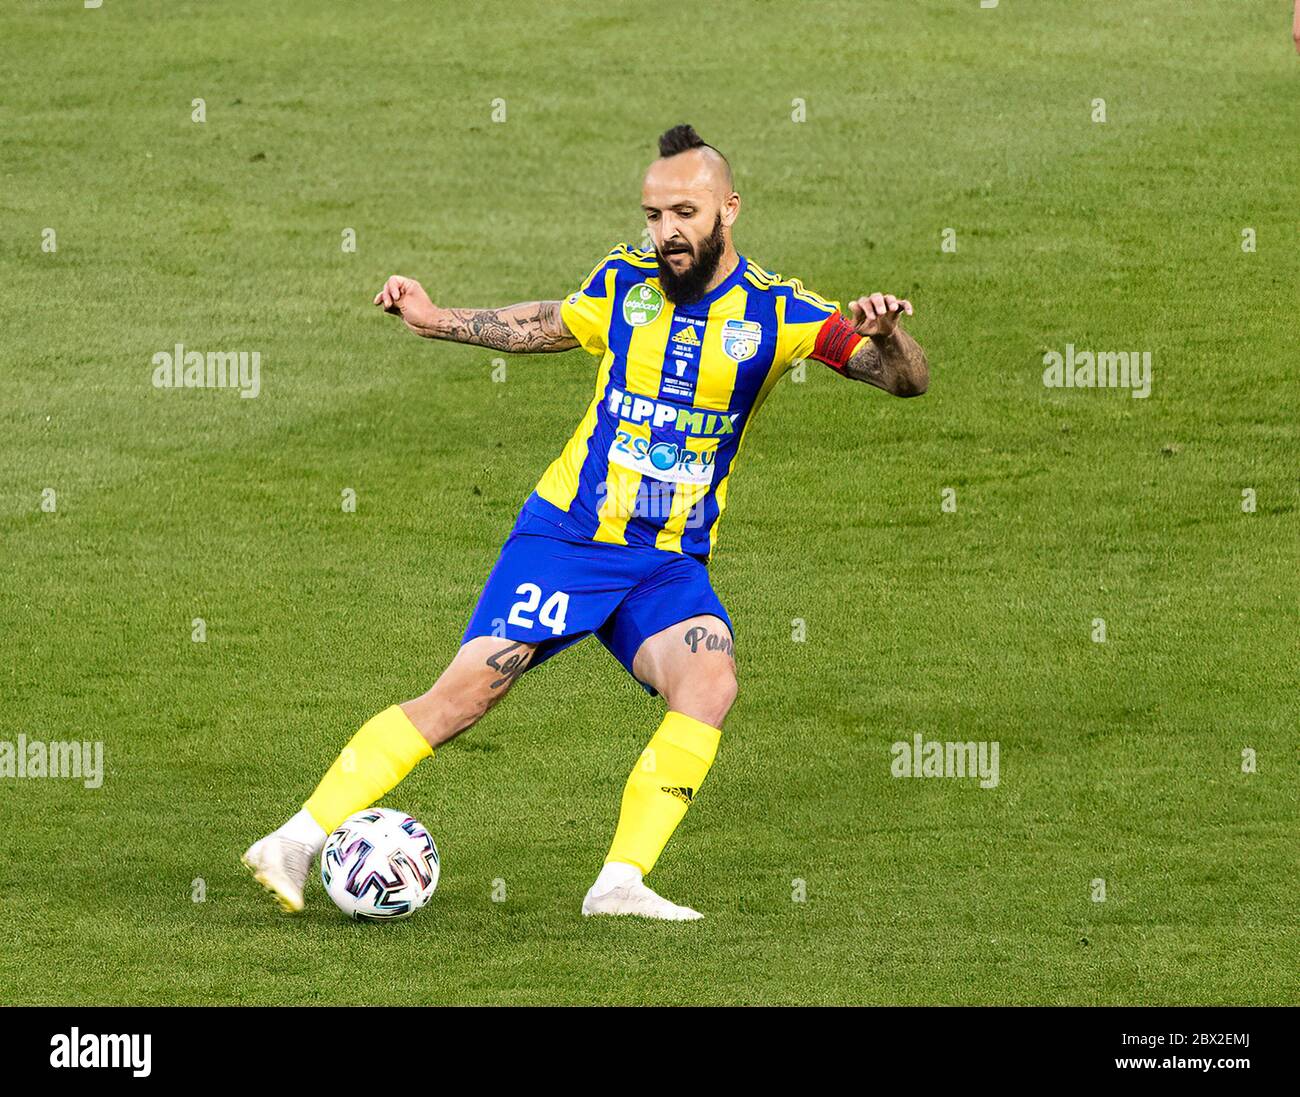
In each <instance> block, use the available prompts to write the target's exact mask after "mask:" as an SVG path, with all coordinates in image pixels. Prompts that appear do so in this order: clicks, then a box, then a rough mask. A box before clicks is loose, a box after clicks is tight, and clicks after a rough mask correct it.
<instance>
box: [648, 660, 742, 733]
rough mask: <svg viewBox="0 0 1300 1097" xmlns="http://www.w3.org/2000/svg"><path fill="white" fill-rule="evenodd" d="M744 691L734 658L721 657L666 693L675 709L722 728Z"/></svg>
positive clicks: (670, 704) (670, 706) (668, 700)
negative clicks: (741, 689)
mask: <svg viewBox="0 0 1300 1097" xmlns="http://www.w3.org/2000/svg"><path fill="white" fill-rule="evenodd" d="M739 691H740V683H739V682H738V681H737V679H736V669H735V667H734V666H733V665H732V664H731V661H730V660H727V661H725V662H724V661H722V660H718V661H717V662H716V663H715V665H713V666H710V667H708V668H707V669H700V670H697V671H696V672H695V673H693V674H692V675H691V676H690V677H689V678H688V679H686V680H685V681H683V682H682V683H681V684H680V685H678V686H676V687H675V688H673V689H672V690H671V691H670V692H669V693H668V694H666V695H665V697H664V700H666V701H667V702H668V707H669V708H671V709H672V710H673V711H674V712H680V713H682V714H683V715H686V716H689V717H691V718H692V719H695V720H699V721H700V722H701V723H704V724H708V725H709V726H710V727H715V728H720V727H722V722H723V720H725V719H726V718H727V713H728V712H730V711H731V706H732V705H733V704H735V702H736V696H737V694H738V693H739Z"/></svg>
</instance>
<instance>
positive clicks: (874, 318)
mask: <svg viewBox="0 0 1300 1097" xmlns="http://www.w3.org/2000/svg"><path fill="white" fill-rule="evenodd" d="M849 311H850V312H851V313H852V314H853V330H854V331H856V332H857V333H858V334H859V335H892V334H893V333H894V328H895V327H896V326H897V325H898V318H899V317H900V316H902V315H903V313H907V315H908V316H911V315H912V302H911V301H903V300H900V299H899V298H897V297H895V296H894V295H893V294H892V293H873V294H871V296H870V297H859V298H858V299H857V300H856V301H850V302H849Z"/></svg>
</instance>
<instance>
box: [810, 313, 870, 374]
mask: <svg viewBox="0 0 1300 1097" xmlns="http://www.w3.org/2000/svg"><path fill="white" fill-rule="evenodd" d="M861 342H862V336H861V335H859V334H858V333H857V332H856V331H854V330H853V325H852V324H850V323H849V322H848V321H847V320H845V319H844V317H843V316H841V315H840V314H839V313H838V312H837V313H835V314H834V315H832V316H828V317H826V322H825V323H824V324H822V326H821V327H820V328H818V329H817V341H816V342H815V343H814V344H813V352H812V354H811V355H809V357H810V358H815V359H817V361H819V362H825V363H826V364H827V365H828V366H830V367H831V369H833V370H834V371H835V372H836V373H843V372H844V367H845V366H847V365H848V364H849V359H850V358H852V357H853V352H854V351H855V350H857V347H858V344H859V343H861Z"/></svg>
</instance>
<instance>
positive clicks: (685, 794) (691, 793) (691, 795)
mask: <svg viewBox="0 0 1300 1097" xmlns="http://www.w3.org/2000/svg"><path fill="white" fill-rule="evenodd" d="M659 791H660V792H666V793H668V795H669V796H676V797H677V799H679V800H680V801H681V802H682V803H684V804H689V803H690V802H691V801H692V800H694V799H695V790H694V789H693V788H680V787H678V788H674V787H670V786H669V785H664V786H662V787H661V788H660V789H659Z"/></svg>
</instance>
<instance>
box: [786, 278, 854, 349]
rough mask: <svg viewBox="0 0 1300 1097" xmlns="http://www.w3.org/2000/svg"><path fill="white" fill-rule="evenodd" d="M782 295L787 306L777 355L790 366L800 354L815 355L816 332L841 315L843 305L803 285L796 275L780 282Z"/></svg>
mask: <svg viewBox="0 0 1300 1097" xmlns="http://www.w3.org/2000/svg"><path fill="white" fill-rule="evenodd" d="M781 296H782V303H783V304H784V306H785V308H784V311H783V313H782V314H781V331H780V335H779V337H778V339H777V358H778V360H779V361H780V362H781V363H782V364H783V366H785V367H786V368H789V367H790V366H791V365H793V364H794V363H795V362H796V361H798V360H799V359H800V358H808V357H810V356H811V355H812V352H813V346H814V345H815V344H816V342H817V333H818V332H819V331H821V329H822V325H823V324H824V323H826V321H827V320H829V319H830V318H831V317H832V316H838V315H839V311H840V305H839V302H838V301H827V300H826V299H825V298H824V297H819V296H818V295H817V294H815V293H813V292H811V291H810V290H806V289H804V288H803V283H801V282H800V281H799V279H797V278H792V279H790V281H788V282H785V283H783V284H782V285H781Z"/></svg>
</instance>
